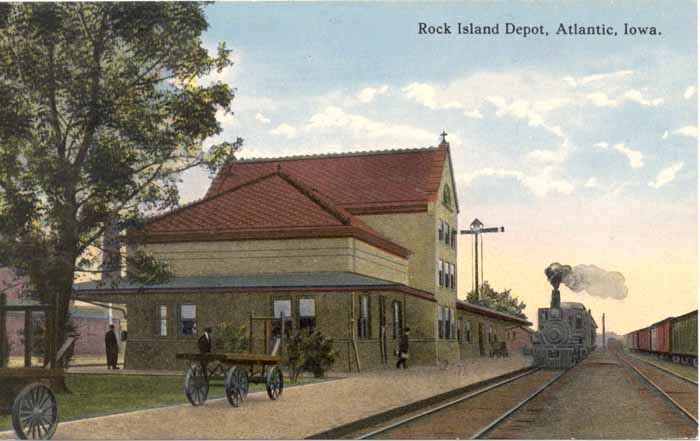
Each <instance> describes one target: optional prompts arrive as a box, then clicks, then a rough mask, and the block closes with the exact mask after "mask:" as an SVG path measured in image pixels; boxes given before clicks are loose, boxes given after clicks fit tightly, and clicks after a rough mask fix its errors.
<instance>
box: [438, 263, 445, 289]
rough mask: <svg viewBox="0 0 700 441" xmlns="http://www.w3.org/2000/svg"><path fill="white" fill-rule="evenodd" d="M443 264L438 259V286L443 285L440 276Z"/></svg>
mask: <svg viewBox="0 0 700 441" xmlns="http://www.w3.org/2000/svg"><path fill="white" fill-rule="evenodd" d="M443 264H444V262H443V261H442V259H439V260H438V285H440V286H444V285H443V276H442V274H443V266H444V265H443Z"/></svg>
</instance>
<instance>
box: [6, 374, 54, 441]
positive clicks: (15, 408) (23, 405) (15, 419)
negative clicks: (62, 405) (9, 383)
mask: <svg viewBox="0 0 700 441" xmlns="http://www.w3.org/2000/svg"><path fill="white" fill-rule="evenodd" d="M12 426H13V427H14V429H15V433H16V434H17V437H18V438H19V439H50V438H51V437H52V436H53V433H54V432H55V431H56V427H57V426H58V407H57V406H56V397H55V396H54V394H53V392H51V389H49V388H48V387H47V386H45V385H43V384H41V383H33V384H30V385H28V386H26V387H25V388H24V389H22V391H21V392H20V393H19V395H17V397H16V398H15V401H14V403H13V404H12Z"/></svg>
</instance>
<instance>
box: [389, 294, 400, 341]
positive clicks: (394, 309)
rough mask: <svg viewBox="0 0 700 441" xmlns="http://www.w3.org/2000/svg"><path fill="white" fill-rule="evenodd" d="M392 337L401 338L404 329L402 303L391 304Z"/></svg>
mask: <svg viewBox="0 0 700 441" xmlns="http://www.w3.org/2000/svg"><path fill="white" fill-rule="evenodd" d="M391 317H392V319H393V320H392V324H391V335H392V337H394V338H399V337H400V336H401V330H402V329H403V315H402V314H401V303H399V302H393V303H392V304H391Z"/></svg>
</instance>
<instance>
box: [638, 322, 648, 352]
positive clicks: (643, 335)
mask: <svg viewBox="0 0 700 441" xmlns="http://www.w3.org/2000/svg"><path fill="white" fill-rule="evenodd" d="M637 339H638V340H637V348H638V349H639V350H640V351H647V352H648V351H650V350H651V328H644V329H640V330H639V331H637Z"/></svg>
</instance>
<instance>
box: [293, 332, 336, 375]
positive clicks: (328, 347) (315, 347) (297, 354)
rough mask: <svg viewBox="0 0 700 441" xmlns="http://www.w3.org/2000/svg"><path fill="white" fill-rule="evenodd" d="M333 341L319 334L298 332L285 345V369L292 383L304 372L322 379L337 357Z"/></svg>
mask: <svg viewBox="0 0 700 441" xmlns="http://www.w3.org/2000/svg"><path fill="white" fill-rule="evenodd" d="M333 345H334V344H333V339H331V338H327V337H324V336H323V335H322V334H321V333H320V332H318V331H316V332H311V331H308V330H303V331H298V332H297V333H295V334H294V336H293V337H292V338H290V339H289V341H288V343H287V368H288V369H289V375H290V377H291V380H292V381H293V382H296V381H297V379H298V378H299V375H300V374H301V373H302V372H304V371H306V372H311V373H312V374H313V375H314V376H315V377H317V378H320V377H323V376H324V374H325V373H326V371H327V370H328V369H330V367H331V366H333V363H334V362H335V358H336V357H337V355H338V351H336V350H335V349H334V347H333Z"/></svg>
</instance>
